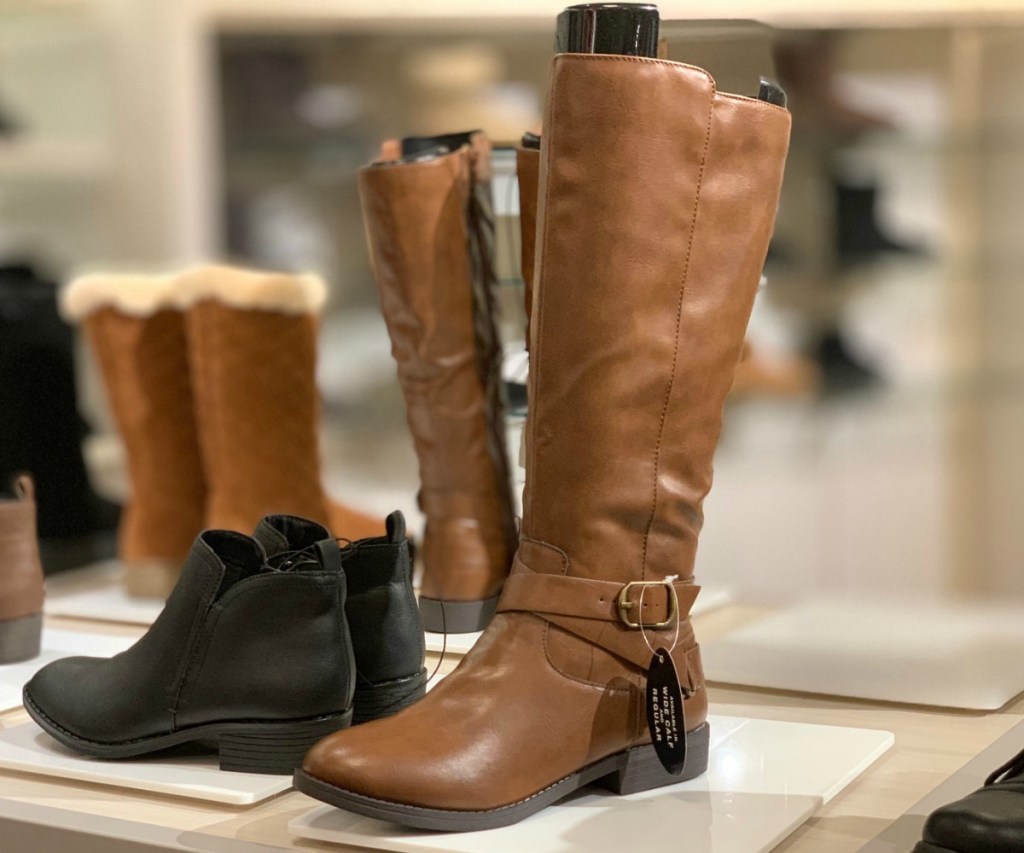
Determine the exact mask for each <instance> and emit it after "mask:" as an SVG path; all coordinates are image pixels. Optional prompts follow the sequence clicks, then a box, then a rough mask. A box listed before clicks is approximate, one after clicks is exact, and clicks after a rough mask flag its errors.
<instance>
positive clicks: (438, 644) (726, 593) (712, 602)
mask: <svg viewBox="0 0 1024 853" xmlns="http://www.w3.org/2000/svg"><path fill="white" fill-rule="evenodd" d="M732 600H733V597H732V590H731V589H729V587H723V586H702V587H701V589H700V595H698V596H697V601H696V602H695V603H694V605H693V609H692V610H691V611H690V615H691V616H699V615H700V614H701V613H709V612H711V611H712V610H717V609H718V608H719V607H724V606H725V605H726V604H729V603H730V602H732ZM480 633H481V632H477V633H475V634H449V635H448V646H447V648H446V649H445V654H454V655H464V654H465V653H466V652H468V651H469V650H470V649H471V648H473V644H474V643H475V642H476V641H477V640H478V639H480ZM424 636H425V638H426V642H427V651H428V652H440V651H441V649H442V647H443V645H444V634H433V633H431V632H429V631H428V632H427V633H426V634H425V635H424Z"/></svg>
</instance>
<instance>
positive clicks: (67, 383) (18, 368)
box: [0, 263, 119, 572]
mask: <svg viewBox="0 0 1024 853" xmlns="http://www.w3.org/2000/svg"><path fill="white" fill-rule="evenodd" d="M56 292H57V287H56V285H55V284H54V283H52V282H50V281H47V280H45V279H44V278H42V277H40V276H39V275H38V274H37V272H36V271H35V270H34V269H33V268H32V266H31V265H30V264H27V263H18V264H9V265H6V266H0V482H8V481H10V480H11V478H13V477H14V476H15V475H16V474H17V473H19V472H23V471H27V472H29V473H30V474H31V475H32V476H33V478H34V479H35V482H36V497H37V502H38V512H39V516H38V519H39V521H38V524H39V538H40V540H41V545H42V549H43V564H44V566H45V567H46V570H47V571H48V572H53V571H59V570H60V569H63V568H71V567H73V566H77V565H82V564H83V563H87V562H91V561H93V560H96V559H101V558H104V557H107V556H112V554H113V531H114V529H115V527H116V525H117V517H118V513H119V510H118V508H117V507H116V506H114V505H113V504H110V503H108V502H106V501H104V500H102V499H101V498H99V497H98V496H97V495H96V494H95V493H94V492H93V490H92V486H91V484H90V482H89V478H88V475H87V473H86V470H85V464H84V461H83V459H82V439H83V438H84V437H85V435H86V432H87V428H86V425H85V423H84V421H83V420H82V418H81V416H80V415H79V413H78V402H77V397H76V393H75V371H74V342H73V337H72V333H71V329H70V328H69V327H68V326H67V325H66V324H65V323H64V321H63V320H61V318H60V316H59V314H58V312H57V299H56Z"/></svg>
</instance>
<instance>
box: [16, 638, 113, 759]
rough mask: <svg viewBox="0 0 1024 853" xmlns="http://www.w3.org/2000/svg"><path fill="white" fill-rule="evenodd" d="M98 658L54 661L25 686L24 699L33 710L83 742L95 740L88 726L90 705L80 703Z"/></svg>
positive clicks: (73, 658) (85, 702)
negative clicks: (83, 740)
mask: <svg viewBox="0 0 1024 853" xmlns="http://www.w3.org/2000/svg"><path fill="white" fill-rule="evenodd" d="M101 662H102V661H101V659H99V658H87V657H70V658H62V659H61V660H56V661H54V662H53V663H49V664H47V665H46V666H44V667H43V668H42V669H40V670H39V671H38V672H37V673H36V674H35V675H34V676H32V678H31V679H30V680H29V682H28V683H27V684H26V685H25V698H26V700H27V701H28V702H29V703H31V706H32V707H33V710H35V711H37V712H39V713H42V714H43V715H44V716H45V717H46V718H47V720H48V721H49V722H50V723H52V724H53V725H55V726H57V727H58V728H60V729H62V730H64V731H65V732H67V733H68V734H70V735H72V736H74V737H77V738H82V739H85V740H93V739H95V734H96V732H95V731H93V730H92V728H93V727H92V726H90V718H91V717H94V716H98V715H94V714H92V713H90V711H91V708H90V703H88V702H87V701H84V699H85V697H86V696H87V691H85V690H84V689H83V688H85V687H86V685H88V684H89V682H91V681H92V679H93V675H94V672H95V664H97V663H101Z"/></svg>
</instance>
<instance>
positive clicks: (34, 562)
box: [0, 475, 43, 622]
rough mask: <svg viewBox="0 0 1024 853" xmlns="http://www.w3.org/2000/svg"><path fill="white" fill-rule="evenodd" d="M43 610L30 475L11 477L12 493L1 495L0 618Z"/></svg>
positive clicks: (23, 615)
mask: <svg viewBox="0 0 1024 853" xmlns="http://www.w3.org/2000/svg"><path fill="white" fill-rule="evenodd" d="M42 611H43V567H42V564H41V563H40V562H39V542H38V540H37V538H36V502H35V491H34V487H33V485H32V479H31V478H30V477H28V476H26V475H22V476H20V477H18V478H17V479H16V480H15V481H14V497H13V498H4V499H0V622H2V621H6V620H8V619H23V618H24V617H26V616H35V615H36V614H38V613H42Z"/></svg>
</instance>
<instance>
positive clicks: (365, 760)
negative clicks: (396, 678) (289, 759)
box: [302, 706, 490, 809]
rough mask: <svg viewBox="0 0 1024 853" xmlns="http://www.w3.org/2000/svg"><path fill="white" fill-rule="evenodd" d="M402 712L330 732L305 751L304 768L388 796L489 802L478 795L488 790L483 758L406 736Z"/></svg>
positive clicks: (403, 800)
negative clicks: (479, 770)
mask: <svg viewBox="0 0 1024 853" xmlns="http://www.w3.org/2000/svg"><path fill="white" fill-rule="evenodd" d="M414 707H415V706H414ZM409 710H413V709H409ZM402 718H403V714H399V715H397V716H395V717H390V718H388V719H385V720H378V721H375V722H372V723H364V724H362V725H360V726H357V727H355V728H352V729H345V730H343V731H340V732H336V733H335V734H333V735H330V736H329V737H327V738H325V739H324V740H322V741H320V742H319V743H318V744H317V745H316V746H314V747H313V748H312V749H311V750H310V751H309V752H308V753H307V754H306V757H305V760H304V761H303V765H302V769H303V771H304V772H305V773H306V774H307V775H308V776H312V777H313V778H314V779H317V780H319V781H321V782H326V783H327V784H328V785H331V786H333V787H335V788H339V789H340V790H342V791H346V792H348V793H351V794H356V795H358V796H361V797H369V798H371V799H374V800H380V801H384V802H390V803H398V804H403V805H410V806H419V807H422V808H434V809H467V808H468V809H475V808H486V807H488V805H490V804H488V803H486V802H479V801H478V800H479V798H480V796H481V795H482V794H484V793H486V790H487V787H486V785H481V784H480V780H479V779H478V778H477V774H475V773H474V772H473V771H474V769H475V768H477V767H479V766H480V763H479V762H477V761H474V760H461V759H465V758H466V756H465V754H464V751H463V750H460V749H453V750H452V751H451V752H445V751H442V750H441V749H435V748H433V745H432V744H430V743H423V742H417V741H414V740H413V739H411V738H407V737H406V735H407V733H408V729H406V728H405V726H404V725H403V720H402ZM413 728H415V727H413ZM460 756H461V759H460ZM457 765H458V766H461V767H462V771H461V772H459V771H458V770H457V769H456V766H457Z"/></svg>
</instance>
